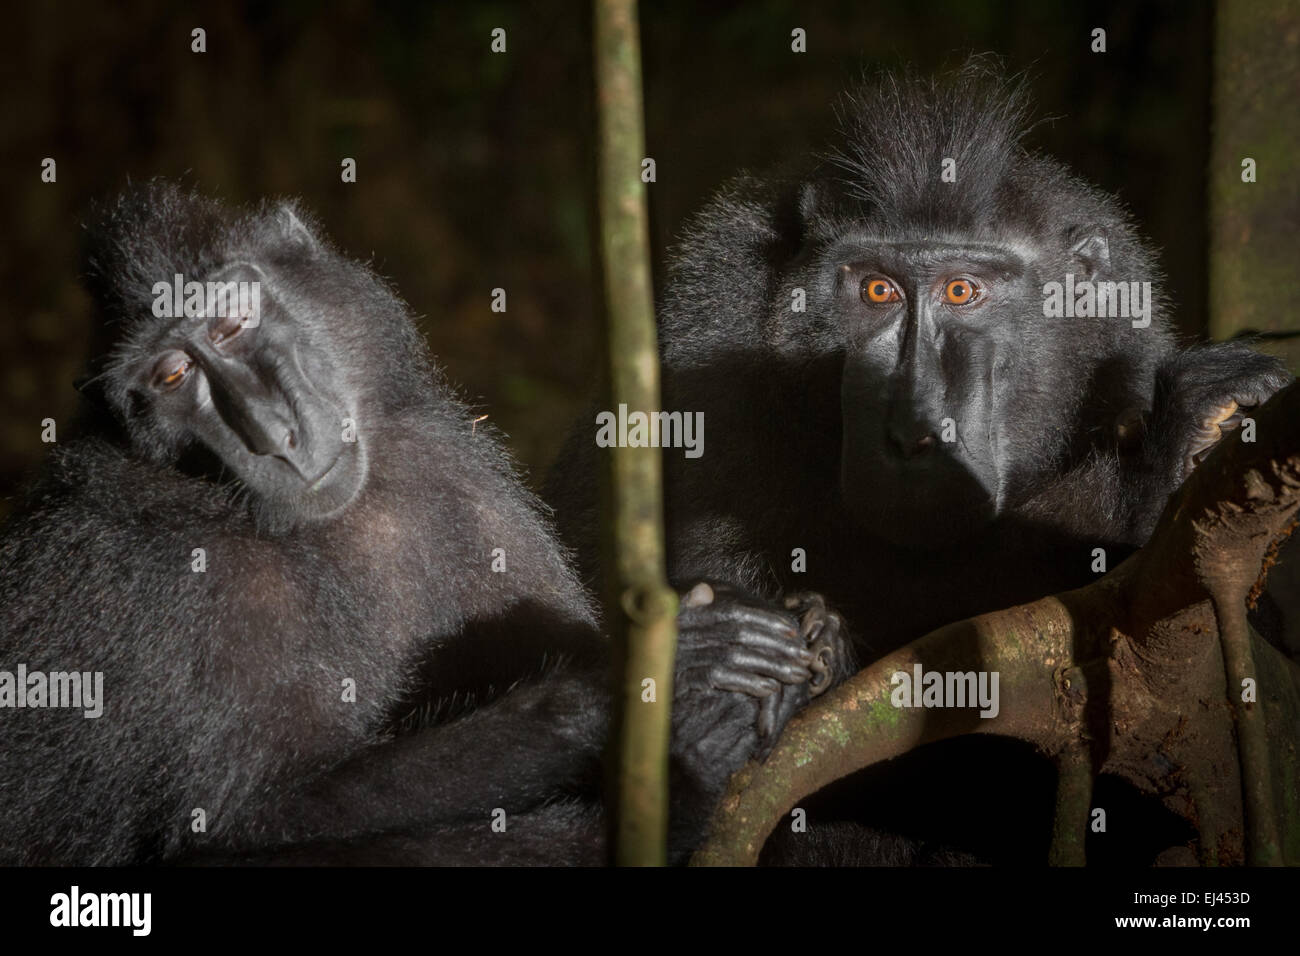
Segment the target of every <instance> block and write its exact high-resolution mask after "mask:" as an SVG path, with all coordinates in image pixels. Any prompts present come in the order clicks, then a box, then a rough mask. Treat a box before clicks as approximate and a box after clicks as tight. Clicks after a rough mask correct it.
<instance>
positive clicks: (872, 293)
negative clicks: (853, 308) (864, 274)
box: [862, 276, 902, 305]
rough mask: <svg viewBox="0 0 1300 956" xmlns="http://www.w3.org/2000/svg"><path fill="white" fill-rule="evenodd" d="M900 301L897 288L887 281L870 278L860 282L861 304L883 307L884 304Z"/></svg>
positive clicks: (876, 277)
mask: <svg viewBox="0 0 1300 956" xmlns="http://www.w3.org/2000/svg"><path fill="white" fill-rule="evenodd" d="M900 299H902V296H901V295H899V294H898V288H897V287H896V286H895V285H894V283H892V282H890V281H889V280H888V279H883V278H881V277H880V276H872V277H870V278H867V279H863V280H862V301H863V302H871V303H874V304H875V305H883V304H884V303H886V302H897V301H899V300H900Z"/></svg>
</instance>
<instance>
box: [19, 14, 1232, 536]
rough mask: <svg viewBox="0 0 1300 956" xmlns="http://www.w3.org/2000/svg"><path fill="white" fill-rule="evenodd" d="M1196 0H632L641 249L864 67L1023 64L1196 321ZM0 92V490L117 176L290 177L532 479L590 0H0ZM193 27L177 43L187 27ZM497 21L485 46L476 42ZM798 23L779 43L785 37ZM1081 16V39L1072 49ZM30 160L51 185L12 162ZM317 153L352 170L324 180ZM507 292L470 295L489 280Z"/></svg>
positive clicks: (577, 396)
mask: <svg viewBox="0 0 1300 956" xmlns="http://www.w3.org/2000/svg"><path fill="white" fill-rule="evenodd" d="M1212 13H1213V11H1212V7H1211V4H1210V3H1208V2H1197V0H1169V2H1157V3H1141V2H1133V0H1114V2H1093V3H1088V4H1082V3H1077V2H1051V0H1029V2H1012V0H990V2H985V3H974V2H970V0H940V2H929V0H914V2H910V3H906V4H887V3H862V2H849V0H843V2H826V3H816V4H807V3H795V2H790V0H758V2H744V3H742V2H715V3H708V4H700V3H691V2H675V0H674V2H648V3H644V4H643V7H642V14H641V17H642V44H643V51H644V69H645V91H646V92H645V97H646V123H647V142H648V146H647V150H648V153H649V155H651V156H653V157H654V158H655V159H656V161H657V163H658V182H657V183H655V184H654V185H653V186H651V187H650V193H649V196H650V208H651V216H652V238H653V242H654V253H655V264H656V267H658V266H659V265H660V264H661V263H662V259H663V254H664V251H665V248H666V247H667V245H668V244H669V243H670V242H671V240H672V237H673V236H674V234H675V233H676V232H677V230H678V229H679V228H680V226H681V224H682V222H683V219H684V218H685V217H686V216H688V215H689V214H690V213H691V212H692V210H694V209H695V208H697V207H698V206H699V205H700V204H701V203H702V202H703V201H704V200H705V199H706V198H707V197H708V195H709V194H710V193H711V192H712V191H713V190H714V189H716V188H717V186H718V185H719V184H720V183H721V182H722V181H723V180H725V179H726V178H727V177H728V176H729V175H731V174H732V173H734V172H736V171H737V170H739V169H741V168H745V167H749V168H762V167H765V166H768V165H770V164H774V163H776V162H778V161H779V160H781V159H782V158H783V157H787V156H790V155H794V154H799V153H801V152H805V151H807V150H809V149H812V148H816V147H817V146H819V145H820V144H822V143H823V142H824V140H825V137H826V136H827V134H828V132H829V131H830V130H831V128H832V126H833V123H834V117H833V113H832V109H831V106H832V103H833V101H834V99H835V97H836V95H837V93H838V92H839V91H840V90H841V89H843V88H844V87H845V86H847V85H848V84H850V83H851V82H852V81H853V80H854V79H855V78H856V77H858V76H859V75H860V74H861V73H862V72H863V71H864V70H871V69H874V68H876V67H879V66H896V65H902V64H912V65H914V66H916V67H917V68H919V69H921V70H927V71H928V70H932V69H937V68H940V67H942V66H945V65H947V66H951V65H955V64H957V63H960V62H961V60H962V59H963V58H964V56H965V54H966V53H968V52H983V51H993V52H996V53H999V54H1001V55H1002V56H1003V57H1004V58H1005V62H1006V64H1007V66H1008V68H1009V69H1011V70H1012V71H1020V70H1028V71H1029V72H1030V73H1031V75H1032V76H1033V77H1034V78H1035V82H1034V84H1033V89H1034V92H1035V96H1036V101H1037V106H1038V115H1039V116H1047V117H1053V119H1052V120H1051V121H1049V122H1045V123H1042V124H1040V125H1039V126H1038V127H1037V129H1036V130H1035V131H1034V133H1033V136H1032V138H1031V145H1033V146H1036V147H1038V148H1041V149H1044V150H1046V151H1048V152H1051V153H1053V154H1055V155H1057V156H1059V157H1061V158H1063V159H1065V160H1066V161H1067V162H1069V163H1070V164H1072V165H1073V166H1074V167H1075V169H1076V170H1077V171H1078V172H1080V173H1081V174H1082V175H1083V176H1084V177H1085V178H1087V179H1089V180H1092V181H1093V182H1095V183H1097V184H1099V185H1100V186H1102V187H1104V188H1106V189H1108V190H1111V191H1113V192H1116V193H1118V194H1119V195H1120V196H1121V197H1122V199H1123V200H1124V201H1125V202H1126V203H1127V205H1128V206H1129V208H1130V209H1131V210H1132V212H1133V213H1134V215H1135V216H1136V217H1137V219H1138V221H1139V222H1140V223H1142V224H1143V226H1144V229H1145V231H1146V233H1147V235H1148V236H1149V237H1150V238H1151V239H1152V240H1154V242H1155V243H1156V244H1157V245H1158V246H1159V247H1160V248H1161V249H1162V251H1163V260H1162V263H1163V266H1164V269H1165V271H1166V273H1167V276H1168V281H1169V287H1168V290H1167V291H1168V292H1169V293H1170V294H1171V296H1172V298H1173V299H1174V301H1175V302H1176V304H1177V306H1178V313H1177V314H1178V317H1179V322H1180V325H1181V327H1182V329H1183V331H1184V332H1185V333H1186V334H1187V335H1189V336H1193V335H1198V334H1200V333H1201V332H1202V331H1203V329H1204V327H1205V322H1206V309H1205V298H1206V275H1205V273H1206V251H1205V250H1206V245H1207V232H1206V229H1207V226H1206V216H1205V199H1204V197H1205V189H1206V183H1205V168H1206V161H1207V153H1208V148H1209V125H1208V124H1209V107H1208V102H1209V100H1208V97H1209V87H1210V48H1211V31H1212V26H1213V24H1212ZM6 20H7V22H8V27H9V29H8V36H7V38H6V39H7V42H6V57H5V60H6V62H5V63H4V65H3V66H2V67H0V70H2V71H3V83H0V109H3V115H4V118H5V121H4V124H3V127H0V137H2V138H3V146H2V148H0V163H2V164H3V166H2V167H0V172H2V173H3V175H2V176H0V208H3V210H4V217H5V219H4V225H5V229H4V232H3V239H2V241H0V280H2V281H3V288H4V290H5V295H4V296H3V298H2V299H0V408H3V414H0V513H3V512H4V511H5V510H7V507H6V505H5V503H4V501H3V499H4V498H6V497H8V496H11V495H13V494H14V493H15V491H16V490H17V489H18V487H19V485H20V483H21V482H22V480H23V478H24V475H25V473H27V472H29V471H30V470H31V468H32V467H33V466H34V465H35V464H36V463H37V462H39V460H40V459H41V458H42V457H43V455H44V454H45V452H46V451H47V446H45V445H42V444H41V442H40V437H39V436H40V421H41V419H43V418H46V417H53V418H55V419H56V420H57V421H58V422H59V423H60V424H63V423H64V422H66V421H67V420H68V418H69V416H70V413H71V411H72V410H73V408H74V407H75V398H76V393H75V392H74V390H73V388H72V382H73V380H74V378H75V377H76V376H77V374H78V372H79V371H80V368H81V365H82V363H83V361H84V359H85V349H86V343H87V340H88V330H89V321H90V318H89V305H88V302H87V300H86V297H85V295H84V293H83V292H82V291H81V289H80V286H79V285H78V279H77V269H78V264H77V250H78V242H79V236H80V233H81V223H82V222H83V221H84V220H85V218H86V216H87V213H88V208H89V205H90V203H91V202H92V201H93V200H94V199H96V198H103V197H106V196H108V195H111V194H112V193H113V192H114V191H115V190H117V189H118V188H120V187H121V186H122V185H123V184H124V183H125V182H126V181H127V179H128V178H131V179H142V178H147V177H150V176H155V175H164V176H169V177H175V178H182V179H184V180H185V181H187V182H190V183H192V184H195V185H197V186H198V187H200V188H201V189H203V190H204V191H208V192H212V193H215V194H217V195H220V196H222V197H224V198H226V199H227V200H231V201H248V200H254V199H257V198H260V197H263V196H267V195H298V196H301V197H303V199H304V200H305V202H306V203H307V205H308V206H309V207H310V208H311V209H313V210H314V211H315V213H316V214H317V215H318V216H319V217H320V219H321V221H322V222H323V223H324V225H325V228H326V231H327V232H328V234H329V235H330V236H331V238H332V239H333V240H334V241H335V242H336V243H337V244H338V246H339V247H340V248H342V249H343V250H345V251H347V252H349V253H350V254H352V255H353V256H355V257H358V258H362V259H367V258H373V262H374V264H375V265H376V267H377V269H378V270H379V271H380V272H381V273H382V274H384V275H385V276H387V277H389V278H390V279H392V280H393V281H394V282H395V284H396V286H397V288H398V289H399V290H400V291H401V293H402V294H403V296H404V297H405V298H406V300H407V301H408V302H409V303H410V304H411V306H412V308H413V309H414V311H415V312H416V313H417V314H418V315H419V316H420V317H421V321H422V323H423V327H424V330H425V332H426V334H427V336H428V339H429V342H430V344H431V347H432V349H433V351H434V353H435V354H436V355H437V356H438V358H439V360H440V361H441V362H442V364H443V365H444V366H445V368H446V369H447V371H448V373H449V375H450V377H451V379H452V380H453V381H456V382H458V383H460V384H461V385H462V387H463V391H464V394H465V396H466V397H467V398H468V399H469V400H470V401H471V402H473V403H474V404H476V405H479V406H481V407H482V408H481V410H482V411H483V412H486V413H488V414H490V416H491V418H492V420H493V421H495V422H496V424H497V425H498V426H500V427H501V428H502V429H503V430H504V431H505V432H506V433H507V434H508V435H509V436H510V439H511V443H512V445H513V446H514V448H515V450H516V453H517V455H518V457H519V458H520V460H521V462H523V463H524V464H525V465H526V466H527V467H528V468H529V469H530V472H531V477H532V480H533V481H534V482H536V481H538V480H540V477H541V474H542V473H543V471H544V469H545V467H546V465H547V463H548V462H549V460H550V458H551V456H552V455H553V454H554V453H555V451H556V450H557V448H558V446H559V443H560V442H561V440H562V438H563V436H564V434H565V432H566V431H567V429H568V427H569V426H570V424H571V422H572V420H573V417H574V415H575V414H576V413H577V411H578V410H579V409H580V408H581V407H582V406H583V405H584V399H585V397H586V395H587V393H588V391H589V390H590V389H591V387H592V385H593V381H594V376H595V370H596V369H597V367H598V362H599V361H600V359H599V356H598V343H599V335H598V327H599V326H598V323H599V321H600V307H599V289H598V285H597V276H596V272H595V269H594V250H595V247H594V242H593V232H592V223H593V220H594V216H593V206H594V199H595V172H594V171H595V156H594V136H593V128H594V115H593V95H592V69H591V52H590V45H591V44H590V39H591V28H590V9H589V7H588V5H587V4H584V3H577V2H521V3H510V2H482V3H473V4H464V5H451V4H423V3H418V4H417V3H412V4H397V3H370V2H363V0H339V2H327V3H308V2H292V3H285V4H269V3H261V2H244V3H222V4H212V5H209V6H198V5H196V6H193V7H189V6H186V5H177V4H174V3H171V2H165V0H155V2H137V3H115V4H98V3H83V4H67V3H57V2H56V3H39V4H25V5H21V6H14V7H13V8H12V9H11V10H10V11H9V12H8V13H7V15H6ZM195 27H203V28H204V29H205V30H206V31H207V52H206V53H204V54H194V53H192V52H191V51H190V42H191V40H190V31H191V30H192V29H193V28H195ZM495 27H503V28H505V30H506V31H507V34H508V51H507V52H506V53H505V54H503V55H501V54H493V53H491V52H490V51H489V42H490V32H491V31H492V29H493V28H495ZM794 27H803V28H804V29H805V30H807V34H808V52H807V53H806V54H802V55H797V54H794V53H792V52H791V51H790V31H791V30H792V29H793V28H794ZM1095 27H1103V28H1105V30H1106V32H1107V46H1108V52H1106V53H1105V54H1093V53H1091V52H1090V51H1089V44H1090V41H1091V38H1090V32H1091V30H1092V29H1093V28H1095ZM46 156H50V157H53V158H55V159H56V160H57V162H58V182H57V183H56V184H42V183H41V182H40V178H39V176H40V163H41V161H42V159H43V158H44V157H46ZM343 157H354V158H355V159H356V160H357V162H358V181H357V183H355V184H344V183H342V182H340V178H339V172H340V166H339V163H340V161H341V159H342V158H343ZM498 286H499V287H503V288H505V289H506V290H507V295H508V304H509V306H508V311H507V312H506V313H505V314H497V313H493V312H492V311H491V310H490V308H489V299H490V293H491V290H492V289H493V288H494V287H498Z"/></svg>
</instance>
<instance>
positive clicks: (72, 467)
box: [0, 182, 821, 864]
mask: <svg viewBox="0 0 1300 956" xmlns="http://www.w3.org/2000/svg"><path fill="white" fill-rule="evenodd" d="M87 248H88V254H87V272H88V276H89V286H90V290H91V293H92V296H93V299H94V303H95V307H96V320H97V338H98V342H97V344H96V349H95V355H96V356H98V358H97V360H96V362H95V363H94V364H93V365H92V369H91V372H92V375H91V376H90V378H89V379H88V380H87V381H86V382H85V383H84V384H83V385H82V386H81V387H82V391H83V393H84V394H85V396H86V397H87V399H88V401H87V402H86V403H85V405H86V408H85V410H84V413H83V417H82V420H81V422H80V425H79V429H78V431H79V435H78V437H76V438H74V439H73V440H66V438H65V436H63V435H60V436H59V438H60V439H61V440H60V442H59V443H58V444H57V445H55V446H54V448H53V450H52V452H51V455H50V458H49V461H48V463H47V467H46V468H45V471H44V473H43V475H42V476H41V478H40V479H39V481H38V482H37V484H36V485H35V486H34V488H33V489H32V490H31V492H30V494H29V495H28V497H27V500H26V502H25V503H24V504H23V505H21V506H20V507H19V509H18V511H17V512H16V513H15V514H14V516H13V517H12V519H11V521H10V522H9V524H8V526H7V528H6V529H5V531H4V534H3V538H2V539H0V740H3V744H2V745H0V863H5V864H123V863H154V862H175V861H179V862H214V861H222V862H263V863H280V862H292V863H548V864H554V863H565V862H574V863H578V862H582V863H599V862H601V861H602V860H603V859H604V850H603V844H604V835H603V823H602V813H601V808H600V783H601V777H602V774H601V757H602V749H603V745H604V743H605V738H606V733H607V723H608V720H607V716H608V711H609V692H608V687H609V682H610V675H609V663H608V657H609V655H608V653H607V648H606V642H605V640H604V638H603V637H602V634H601V631H600V629H599V626H598V622H597V617H596V614H595V611H594V610H593V607H592V605H591V603H590V602H589V599H588V596H587V594H586V593H585V592H584V590H583V588H582V587H581V586H580V584H579V581H578V579H577V577H576V576H575V574H574V573H573V571H572V570H571V569H570V567H569V564H568V563H567V559H566V555H565V552H564V551H563V550H562V548H561V547H560V546H559V545H558V543H557V541H556V539H555V537H554V535H553V532H552V530H551V527H550V525H549V523H548V521H547V520H546V518H545V517H543V515H542V512H541V510H540V508H539V507H538V504H537V502H536V501H535V499H534V498H533V497H532V496H531V495H530V494H529V493H528V492H527V491H526V490H525V488H524V487H523V485H522V483H521V482H520V480H519V478H518V477H517V475H516V473H515V471H514V468H513V466H512V464H511V463H510V460H509V458H508V456H507V454H506V453H505V451H504V450H503V447H502V444H501V442H500V441H499V439H498V438H497V437H495V436H494V434H493V433H492V431H491V430H490V429H485V428H484V427H482V426H481V425H479V426H478V427H475V425H474V423H473V416H472V414H471V413H470V411H469V409H468V408H467V407H466V406H465V405H463V404H462V403H461V402H460V401H458V400H457V399H456V398H455V397H454V395H453V392H452V390H451V389H450V388H449V387H448V386H447V385H446V384H445V383H444V381H443V379H442V376H441V373H440V372H438V370H437V369H436V368H435V367H434V365H433V364H432V362H431V361H430V359H429V357H428V355H427V349H426V346H425V343H424V341H423V339H422V338H421V336H420V335H419V333H418V331H417V330H416V327H415V325H414V324H413V322H412V320H411V318H410V315H409V313H408V310H407V308H406V306H405V305H404V304H403V303H402V302H401V301H400V299H399V298H398V297H397V295H396V294H395V293H394V292H393V290H391V289H390V288H389V287H388V286H386V285H385V284H384V283H383V282H382V281H381V280H380V279H378V278H377V277H376V276H375V275H374V273H373V272H371V271H370V270H369V269H367V268H365V267H364V266H362V265H360V264H358V263H356V262H353V261H351V260H349V259H347V258H345V257H344V256H342V255H341V254H340V253H338V252H336V251H335V250H334V249H332V248H331V247H330V246H329V245H328V244H327V242H326V241H325V240H324V239H323V238H322V237H321V236H320V234H319V230H318V229H317V228H316V227H315V226H313V225H312V224H311V223H310V221H309V220H308V219H307V218H306V216H305V215H304V213H302V212H301V211H300V210H299V209H298V208H297V207H296V206H295V205H294V204H293V203H279V204H265V205H263V206H261V207H260V208H257V209H255V210H250V211H239V210H232V209H229V208H226V207H224V206H222V205H221V204H219V203H217V202H215V201H213V200H210V199H206V198H202V197H200V196H197V195H194V194H190V193H188V192H185V191H182V190H181V189H179V188H177V187H176V186H173V185H169V184H166V183H158V182H155V183H150V184H147V185H145V186H143V187H137V188H136V189H134V190H131V191H128V193H127V194H126V195H124V196H123V197H122V198H121V199H119V200H118V201H117V202H116V203H115V204H113V205H111V206H109V207H108V208H107V209H106V210H105V211H104V214H103V216H102V222H100V223H99V224H98V225H97V226H96V227H95V228H94V229H93V230H92V231H91V233H90V238H89V242H88V247H87ZM719 590H721V591H722V593H715V591H714V590H713V589H711V588H709V587H708V586H702V587H697V588H695V589H693V590H692V591H691V592H690V594H689V595H688V599H687V601H686V604H685V610H684V611H683V614H682V627H681V637H680V654H679V659H678V676H677V693H676V706H675V711H674V740H673V752H672V762H673V768H672V769H673V772H674V774H675V777H674V783H675V785H676V786H675V790H674V793H675V803H674V806H673V834H672V837H673V843H672V847H671V852H672V856H673V858H674V859H675V860H681V859H682V858H683V857H684V855H685V854H686V853H687V852H688V851H689V850H690V848H691V846H692V845H693V844H694V843H695V842H696V841H698V839H699V838H700V835H701V833H702V830H703V827H704V826H706V825H707V822H708V818H709V814H710V812H711V809H712V805H713V801H714V800H715V799H716V797H717V795H718V794H719V793H720V792H721V788H722V787H723V786H724V784H725V782H726V779H727V775H728V774H729V773H730V772H731V771H732V770H734V769H735V768H736V767H738V766H739V765H740V764H741V763H743V762H744V760H746V759H748V758H749V757H750V756H751V755H752V754H753V753H754V752H755V751H756V750H757V749H758V748H759V747H760V746H762V745H765V744H766V743H768V742H769V740H770V738H771V737H772V736H774V735H775V734H776V733H777V732H778V731H779V730H780V726H781V724H783V723H784V721H785V720H786V719H788V717H789V715H790V714H791V713H792V712H793V710H794V709H795V708H796V707H797V706H799V704H800V703H801V702H802V701H803V700H806V699H807V697H808V695H809V693H811V689H810V688H811V687H812V685H811V684H810V682H811V681H812V680H813V668H814V666H817V665H820V663H821V662H820V661H819V660H818V659H817V656H816V651H815V650H810V649H808V648H807V647H806V646H805V644H804V642H803V640H802V639H801V637H800V635H799V633H798V630H797V629H798V627H799V625H800V622H799V620H798V618H797V617H796V615H795V614H793V613H787V612H785V611H783V610H772V609H769V608H768V607H766V606H764V605H760V604H757V603H755V602H748V601H746V600H745V599H744V598H743V597H739V596H735V595H730V594H728V593H726V592H725V589H721V588H719ZM74 675H75V676H74ZM88 714H93V716H87V715H88ZM760 722H761V726H760ZM760 731H761V732H762V733H763V735H765V738H766V739H760Z"/></svg>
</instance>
